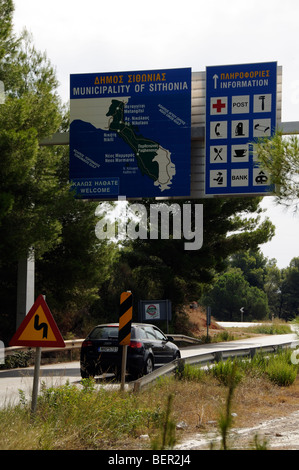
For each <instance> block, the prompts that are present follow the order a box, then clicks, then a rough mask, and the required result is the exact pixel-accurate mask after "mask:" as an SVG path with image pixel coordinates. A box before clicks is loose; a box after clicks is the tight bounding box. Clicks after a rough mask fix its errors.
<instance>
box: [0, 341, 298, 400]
mask: <svg viewBox="0 0 299 470" xmlns="http://www.w3.org/2000/svg"><path fill="white" fill-rule="evenodd" d="M296 340H298V336H297V335H296V334H288V335H269V336H262V337H261V336H260V337H255V338H247V339H242V340H237V341H229V342H224V343H213V344H202V345H194V346H188V347H186V348H182V349H181V355H182V358H186V357H190V356H194V355H198V354H206V353H211V352H216V351H223V350H225V349H242V348H247V347H250V348H254V347H258V346H262V345H263V346H265V345H268V344H277V345H279V344H283V343H286V342H289V341H294V342H295V341H296ZM33 375H34V367H26V368H20V369H11V370H0V407H3V406H5V405H14V404H17V403H19V401H20V393H19V390H21V391H22V394H24V396H25V398H26V399H27V400H29V401H30V402H31V397H32V387H33ZM66 382H69V383H70V384H75V385H78V386H80V382H81V376H80V366H79V362H78V361H77V362H64V363H60V364H48V365H42V366H41V370H40V386H39V390H40V388H41V385H42V383H44V384H45V386H46V387H47V388H48V387H53V386H59V385H63V384H65V383H66ZM101 382H102V379H97V383H99V384H101ZM110 386H111V387H117V388H119V384H114V385H112V384H111V385H110Z"/></svg>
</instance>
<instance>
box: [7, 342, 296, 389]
mask: <svg viewBox="0 0 299 470" xmlns="http://www.w3.org/2000/svg"><path fill="white" fill-rule="evenodd" d="M172 337H173V339H174V340H176V341H186V342H190V343H191V342H193V343H200V342H201V341H200V340H196V339H195V338H191V337H189V336H185V335H172ZM83 341H84V340H83V339H77V340H67V341H65V348H42V351H43V352H44V351H64V350H72V349H77V348H80V347H81V344H82V342H83ZM298 344H299V341H296V340H290V341H287V342H285V343H282V344H272V345H269V344H268V345H265V346H261V345H257V346H252V347H248V346H247V347H244V348H238V349H236V348H234V349H223V350H217V351H211V352H208V353H202V354H197V355H195V356H190V357H186V358H180V359H175V360H174V361H172V362H169V363H168V364H165V365H164V366H161V367H159V368H158V369H156V370H154V371H153V372H152V373H150V374H148V375H144V376H143V377H140V379H137V380H135V381H134V382H130V383H129V384H128V386H129V388H130V389H133V391H134V392H138V391H139V390H140V389H141V388H142V387H145V386H146V385H148V384H150V383H151V382H153V381H155V380H157V379H158V378H159V377H162V376H165V375H170V374H172V373H173V372H174V371H175V370H176V369H180V368H183V367H184V365H185V364H190V365H197V364H198V365H200V366H204V365H208V364H212V363H215V362H220V361H222V360H226V359H228V358H230V357H249V358H252V357H253V356H254V355H255V354H256V353H257V352H258V351H261V352H263V353H268V352H269V353H273V352H277V351H279V350H282V349H286V348H290V347H293V348H294V347H296V346H298ZM31 349H33V348H30V347H24V346H12V347H9V348H5V353H6V354H8V355H10V354H13V353H15V352H17V351H19V350H23V351H24V350H31Z"/></svg>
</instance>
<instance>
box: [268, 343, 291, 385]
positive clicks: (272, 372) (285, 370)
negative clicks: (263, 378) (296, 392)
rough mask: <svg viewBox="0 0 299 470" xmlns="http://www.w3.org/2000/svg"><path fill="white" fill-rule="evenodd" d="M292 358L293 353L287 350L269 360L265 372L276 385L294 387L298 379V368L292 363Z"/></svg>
mask: <svg viewBox="0 0 299 470" xmlns="http://www.w3.org/2000/svg"><path fill="white" fill-rule="evenodd" d="M290 356H291V351H290V350H286V351H281V352H279V353H278V354H277V355H273V356H271V357H270V358H269V362H268V364H267V366H266V367H265V372H266V374H267V375H268V377H269V379H270V380H271V381H272V382H274V383H275V384H276V385H280V386H282V387H287V386H289V385H292V383H294V381H295V379H296V377H297V372H298V367H297V366H296V365H294V364H292V363H291V360H290Z"/></svg>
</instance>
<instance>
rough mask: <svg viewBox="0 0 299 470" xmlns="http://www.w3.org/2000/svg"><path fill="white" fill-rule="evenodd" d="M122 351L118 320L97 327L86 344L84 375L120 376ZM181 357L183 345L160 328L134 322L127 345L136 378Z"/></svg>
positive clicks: (130, 370)
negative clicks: (176, 343)
mask: <svg viewBox="0 0 299 470" xmlns="http://www.w3.org/2000/svg"><path fill="white" fill-rule="evenodd" d="M122 350H123V348H122V346H120V345H119V342H118V323H111V324H104V325H98V326H96V327H95V328H94V329H93V330H92V331H91V332H90V333H89V335H88V336H87V338H86V339H85V340H84V341H83V343H82V347H81V356H80V370H81V377H82V378H87V377H94V376H96V375H101V374H102V373H104V372H111V373H114V374H115V375H116V376H118V377H120V374H121V362H122ZM179 357H181V355H180V350H179V348H178V347H177V346H176V345H175V344H174V343H173V342H172V338H171V337H167V336H165V335H164V333H162V331H161V330H160V329H159V328H157V327H156V326H154V325H150V324H143V323H132V325H131V341H130V345H129V346H128V348H127V372H128V373H129V374H131V375H133V376H134V378H137V377H140V376H142V375H144V374H149V373H150V372H152V371H153V370H154V368H155V367H159V366H162V365H163V364H166V363H167V362H171V361H173V360H174V359H177V358H179Z"/></svg>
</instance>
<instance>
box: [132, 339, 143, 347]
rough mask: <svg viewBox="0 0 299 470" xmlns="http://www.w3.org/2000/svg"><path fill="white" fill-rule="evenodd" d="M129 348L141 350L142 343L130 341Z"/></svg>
mask: <svg viewBox="0 0 299 470" xmlns="http://www.w3.org/2000/svg"><path fill="white" fill-rule="evenodd" d="M130 348H134V349H140V348H142V343H141V342H140V341H133V340H132V341H130Z"/></svg>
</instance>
